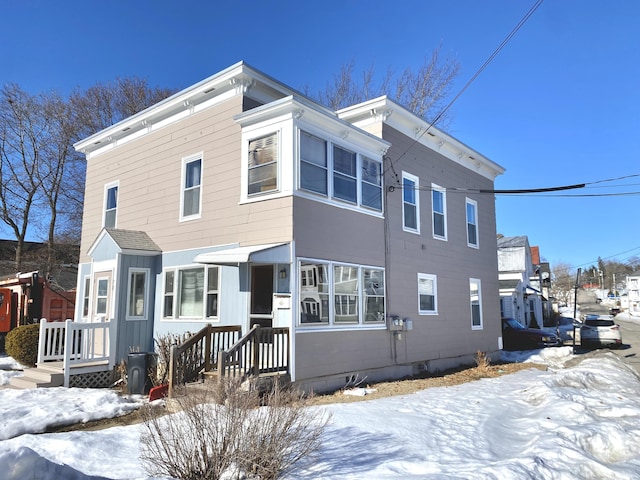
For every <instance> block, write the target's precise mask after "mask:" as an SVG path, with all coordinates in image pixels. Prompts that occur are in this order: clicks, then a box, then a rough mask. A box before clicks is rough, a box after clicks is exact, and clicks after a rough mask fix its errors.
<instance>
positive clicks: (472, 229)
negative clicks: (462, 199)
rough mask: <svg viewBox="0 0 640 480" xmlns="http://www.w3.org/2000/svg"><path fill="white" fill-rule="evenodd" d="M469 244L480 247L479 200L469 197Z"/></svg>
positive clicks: (467, 203) (467, 204) (467, 202)
mask: <svg viewBox="0 0 640 480" xmlns="http://www.w3.org/2000/svg"><path fill="white" fill-rule="evenodd" d="M466 206H467V245H469V246H470V247H475V248H478V202H476V201H475V200H471V199H470V198H467V201H466Z"/></svg>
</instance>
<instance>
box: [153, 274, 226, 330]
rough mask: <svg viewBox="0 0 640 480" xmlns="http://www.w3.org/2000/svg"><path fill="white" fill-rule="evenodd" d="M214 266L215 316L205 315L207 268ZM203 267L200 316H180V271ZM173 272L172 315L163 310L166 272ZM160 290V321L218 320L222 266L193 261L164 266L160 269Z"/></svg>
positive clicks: (220, 302)
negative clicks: (166, 314) (216, 304)
mask: <svg viewBox="0 0 640 480" xmlns="http://www.w3.org/2000/svg"><path fill="white" fill-rule="evenodd" d="M210 268H215V269H216V270H217V273H218V315H217V316H215V317H207V287H208V278H209V277H208V276H209V269H210ZM195 269H203V284H202V316H180V312H179V309H180V305H179V304H180V272H181V271H184V270H195ZM169 271H171V272H173V306H172V316H170V317H168V316H165V311H164V298H165V288H166V274H167V272H169ZM161 275H162V290H161V304H160V321H161V322H214V323H218V322H220V308H221V304H222V301H221V297H222V292H221V287H222V268H221V267H220V266H219V265H206V264H203V263H193V264H188V265H176V266H172V267H165V268H163V269H162V272H161Z"/></svg>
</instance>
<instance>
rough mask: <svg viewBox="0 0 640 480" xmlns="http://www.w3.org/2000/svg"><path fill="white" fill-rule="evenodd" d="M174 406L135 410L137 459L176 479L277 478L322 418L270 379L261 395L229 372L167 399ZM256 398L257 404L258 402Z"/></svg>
mask: <svg viewBox="0 0 640 480" xmlns="http://www.w3.org/2000/svg"><path fill="white" fill-rule="evenodd" d="M174 400H175V401H176V402H177V403H178V405H179V410H180V411H179V413H176V414H173V415H166V416H162V415H161V414H159V413H158V411H157V410H155V409H153V408H151V407H148V408H146V409H143V411H142V413H143V418H144V428H143V431H142V433H141V448H140V458H141V460H142V463H143V464H144V466H145V468H146V469H147V472H148V473H149V474H150V475H152V476H170V477H174V478H178V479H182V480H191V479H194V480H195V479H198V480H214V479H216V480H217V479H219V478H259V479H263V480H268V479H275V478H279V477H280V476H282V475H283V474H285V473H289V472H292V471H294V470H295V469H296V468H297V467H298V466H299V462H300V460H302V459H304V458H307V457H309V456H310V455H312V454H314V453H315V452H316V451H317V450H318V449H319V447H320V436H321V434H322V432H323V431H324V427H325V425H326V423H327V421H328V418H327V417H326V414H325V413H323V412H322V411H321V410H315V409H308V408H306V407H305V406H304V402H303V400H302V396H301V395H300V394H299V393H297V392H296V391H295V390H293V389H290V388H282V387H280V386H279V383H278V382H276V383H275V385H274V388H273V390H272V391H271V392H270V393H268V394H266V395H265V396H263V397H261V396H260V394H259V393H258V391H257V389H255V388H249V389H248V390H247V389H245V388H243V386H242V384H241V382H240V381H239V380H237V379H233V378H231V379H229V378H222V379H221V380H220V381H219V382H217V383H216V384H213V386H211V387H210V388H208V389H206V390H202V391H198V390H196V391H195V392H191V394H189V395H187V396H184V397H179V398H177V399H174ZM261 405H262V406H261Z"/></svg>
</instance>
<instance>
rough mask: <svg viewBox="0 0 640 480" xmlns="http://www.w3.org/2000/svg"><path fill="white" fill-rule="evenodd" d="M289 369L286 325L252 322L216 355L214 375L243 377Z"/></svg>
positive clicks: (287, 330)
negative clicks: (246, 332) (228, 347)
mask: <svg viewBox="0 0 640 480" xmlns="http://www.w3.org/2000/svg"><path fill="white" fill-rule="evenodd" d="M288 371H289V329H288V328H285V327H281V328H267V327H260V326H259V325H255V326H254V327H253V328H252V329H251V331H249V333H248V334H247V335H245V336H244V337H242V338H241V339H240V340H239V341H238V342H237V343H236V344H235V345H233V346H232V347H231V348H230V349H228V350H226V351H224V352H220V354H219V355H218V375H220V376H234V377H238V376H240V377H246V376H249V375H255V376H258V375H260V374H264V373H276V372H288Z"/></svg>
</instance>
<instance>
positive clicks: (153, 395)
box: [149, 385, 169, 402]
mask: <svg viewBox="0 0 640 480" xmlns="http://www.w3.org/2000/svg"><path fill="white" fill-rule="evenodd" d="M167 395H169V385H158V386H157V387H152V388H151V390H149V401H150V402H153V401H154V400H160V399H161V398H165V397H166V396H167Z"/></svg>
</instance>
